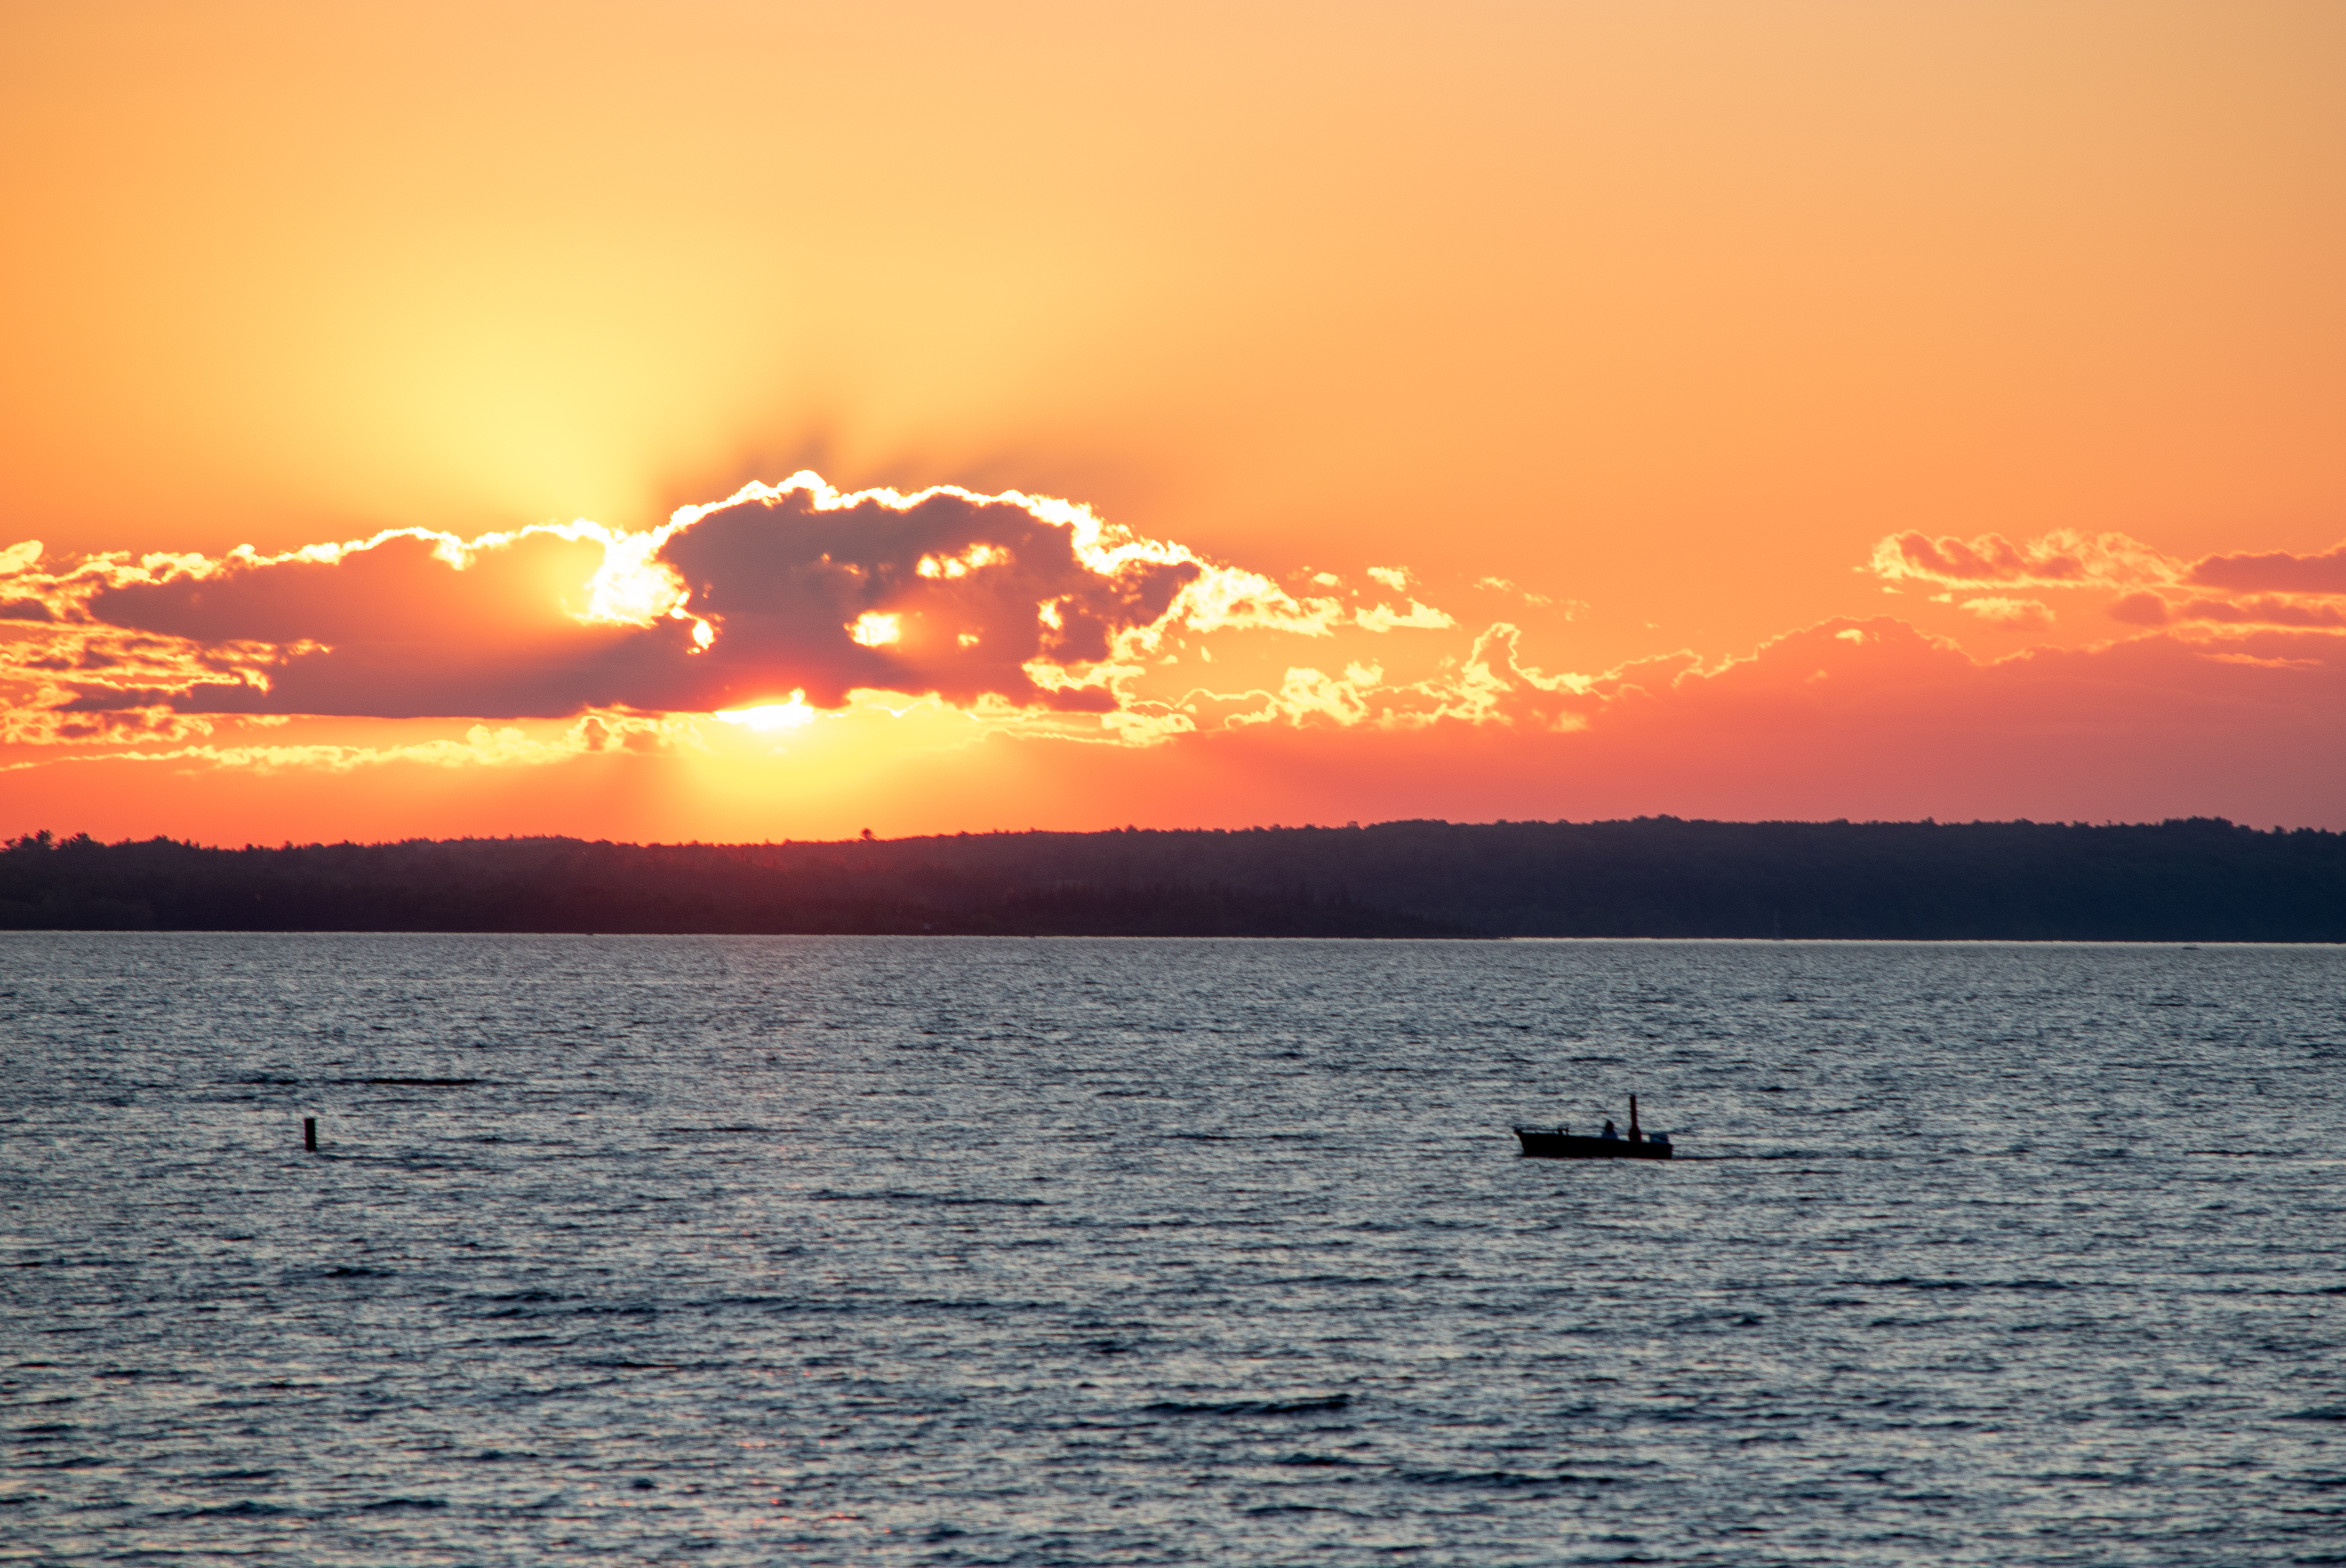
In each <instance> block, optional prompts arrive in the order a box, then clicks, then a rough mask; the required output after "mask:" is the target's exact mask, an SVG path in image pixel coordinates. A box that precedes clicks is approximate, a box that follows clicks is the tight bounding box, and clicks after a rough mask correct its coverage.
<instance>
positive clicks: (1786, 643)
mask: <svg viewBox="0 0 2346 1568" xmlns="http://www.w3.org/2000/svg"><path fill="white" fill-rule="evenodd" d="M2341 83H2346V6H2341V5H2336V4H2332V3H2328V0H2322V3H2310V4H2302V5H2296V4H2258V3H2253V0H2226V3H2224V4H2215V3H2212V0H2211V3H2208V4H2202V5H2161V4H2156V3H2151V0H2125V3H2123V4H2109V5H2086V4H2060V3H2057V0H2028V3H2025V4H2012V5H1997V4H1984V3H1978V0H1965V3H1963V4H1945V5H1927V4H1914V5H1870V4H1859V3H1855V0H1850V3H1842V4H1830V5H1828V4H1807V3H1803V0H1774V3H1770V4H1766V5H1760V4H1676V3H1671V0H1635V3H1632V0H1620V3H1618V4H1609V5H1573V4H1544V5H1475V4H1464V3H1456V0H1454V3H1451V4H1445V5H1374V4H1365V3H1362V0H1353V3H1351V4H1346V5H1265V4H1254V5H1244V6H1235V5H1234V6H1224V7H1217V6H1215V5H1205V4H1196V3H1192V4H1188V5H1181V6H1178V7H1173V6H1167V7H1162V8H1158V9H1149V8H1146V7H1142V6H1134V5H1121V6H1099V5H990V6H966V5H887V4H865V5H830V6H820V7H818V6H792V5H763V4H760V5H751V4H747V3H738V4H694V3H690V0H671V3H669V4H664V5H658V6H653V5H610V4H594V3H586V0H570V3H567V4H564V5H551V4H548V5H524V4H499V3H493V0H471V3H468V4H465V5H441V4H436V3H433V0H403V3H402V4H400V5H395V6H393V5H371V4H358V3H345V4H337V5H315V4H301V5H295V4H239V3H232V0H222V3H220V4H211V5H200V6H195V5H125V4H108V3H105V0H74V3H72V4H43V3H38V0H16V3H14V4H10V5H6V6H5V7H0V197H5V210H6V212H7V213H8V215H9V216H8V233H9V242H8V244H7V245H6V246H5V248H0V403H5V407H0V706H5V716H0V769H5V770H0V834H10V835H13V834H15V833H16V832H20V831H26V830H34V829H38V828H48V829H52V830H56V831H58V832H61V833H63V832H72V831H76V830H87V831H90V832H93V833H96V834H97V835H99V836H100V837H104V838H110V839H112V838H121V837H125V836H136V837H141V838H144V837H148V836H150V835H153V834H158V833H165V834H169V835H171V836H174V837H180V838H193V839H197V840H203V841H207V842H229V843H240V842H245V841H262V842H270V843H274V842H278V841H280V840H287V839H291V840H318V839H325V840H338V839H344V838H351V839H362V840H371V839H387V838H403V837H413V836H433V837H448V836H456V835H464V834H506V833H519V834H532V833H574V834H581V835H585V836H587V837H590V838H614V839H633V840H649V839H657V840H687V839H699V840H762V839H769V838H770V839H775V840H780V839H783V838H800V839H805V838H824V837H838V836H845V835H852V834H853V833H855V832H856V831H858V830H861V829H863V828H867V827H868V828H871V829H872V830H874V831H875V832H877V833H879V834H881V835H882V836H897V835H903V834H911V833H923V832H939V831H945V832H950V831H956V830H986V829H995V828H1013V829H1023V828H1030V827H1038V828H1062V829H1093V828H1102V827H1108V826H1122V825H1125V824H1127V823H1137V824H1140V825H1144V826H1160V827H1183V826H1209V827H1210V826H1243V825H1247V824H1250V823H1266V824H1267V823H1271V822H1284V823H1302V822H1321V823H1327V822H1342V821H1345V820H1362V821H1366V820H1384V819H1390V818H1396V817H1446V818H1450V819H1452V820H1489V819H1492V818H1507V819H1523V818H1559V817H1565V818H1574V819H1586V818H1590V817H1625V816H1637V815H1648V814H1658V813H1665V812H1667V813H1672V814H1676V815H1679V816H1704V817H1725V818H1785V817H1794V818H1821V819H1829V818H1837V817H1848V818H1857V819H1863V818H1920V817H1924V816H1934V817H1937V818H1938V819H1940V820H1969V819H1973V818H2011V817H2030V818H2034V819H2037V820H2092V821H2100V820H2111V819H2115V820H2146V819H2148V820H2156V819H2159V818H2163V817H2169V816H2184V815H2193V814H2203V815H2223V816H2229V817H2231V818H2234V819H2235V820H2242V821H2247V822H2251V823H2255V824H2257V825H2259V826H2265V825H2275V824H2279V825H2288V826H2323V827H2330V828H2346V281H2341V280H2346V91H2341Z"/></svg>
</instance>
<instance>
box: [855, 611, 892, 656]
mask: <svg viewBox="0 0 2346 1568" xmlns="http://www.w3.org/2000/svg"><path fill="white" fill-rule="evenodd" d="M847 635H848V636H851V637H853V638H854V639H855V640H856V641H857V642H859V643H862V645H863V646H864V647H868V648H878V647H887V646H888V645H889V644H890V643H892V642H896V641H898V640H899V639H901V638H902V637H903V635H904V617H903V616H893V615H890V614H888V613H886V612H885V611H882V610H866V611H864V612H863V613H862V615H860V616H856V617H855V622H854V624H853V625H852V626H849V627H848V628H847Z"/></svg>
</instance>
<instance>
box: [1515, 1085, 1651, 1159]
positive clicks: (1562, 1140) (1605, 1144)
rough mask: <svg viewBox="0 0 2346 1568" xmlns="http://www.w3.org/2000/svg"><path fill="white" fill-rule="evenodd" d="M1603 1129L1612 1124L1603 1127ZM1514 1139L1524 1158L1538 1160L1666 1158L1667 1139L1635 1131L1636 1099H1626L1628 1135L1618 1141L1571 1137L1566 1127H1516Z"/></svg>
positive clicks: (1576, 1134)
mask: <svg viewBox="0 0 2346 1568" xmlns="http://www.w3.org/2000/svg"><path fill="white" fill-rule="evenodd" d="M1605 1125H1606V1126H1607V1129H1610V1128H1611V1126H1612V1125H1613V1124H1612V1123H1610V1122H1607V1123H1606V1124H1605ZM1515 1136H1516V1137H1517V1138H1518V1139H1520V1140H1522V1143H1523V1145H1524V1154H1525V1157H1527V1158H1530V1159H1539V1160H1666V1159H1668V1158H1669V1157H1670V1152H1671V1150H1670V1135H1668V1133H1654V1134H1651V1135H1647V1134H1643V1133H1640V1132H1639V1131H1638V1130H1637V1095H1630V1096H1629V1135H1628V1136H1627V1137H1626V1138H1622V1137H1591V1136H1590V1135H1587V1134H1586V1133H1575V1132H1573V1131H1572V1130H1571V1129H1570V1128H1568V1127H1517V1128H1516V1129H1515Z"/></svg>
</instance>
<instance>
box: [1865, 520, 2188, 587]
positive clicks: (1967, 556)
mask: <svg viewBox="0 0 2346 1568" xmlns="http://www.w3.org/2000/svg"><path fill="white" fill-rule="evenodd" d="M1872 567H1873V571H1874V573H1875V574H1876V575H1879V576H1881V577H1883V578H1885V579H1887V580H1889V581H1892V582H1915V583H1933V584H1938V585H1943V586H1946V587H1953V588H1994V587H2006V586H2011V587H2038V588H2079V587H2092V586H2110V585H2128V586H2131V585H2137V584H2141V583H2154V582H2167V581H2170V580H2172V578H2173V575H2174V564H2173V563H2172V562H2171V561H2169V560H2168V557H2166V556H2165V555H2160V554H2159V553H2158V552H2157V551H2156V550H2154V549H2152V548H2150V546H2148V545H2144V544H2142V543H2141V542H2140V541H2138V540H2135V539H2130V538H2128V537H2127V535H2123V534H2096V535H2086V534H2079V533H2076V532H2074V531H2070V530H2066V529H2063V530H2056V531H2055V532H2053V533H2050V534H2046V535H2043V536H2042V537H2040V538H2036V539H2033V540H2030V541H2029V542H2027V543H2026V544H2023V545H2015V544H2014V543H2013V542H2012V541H2011V540H2009V539H2006V538H2005V537H2004V535H2001V534H1982V535H1978V536H1977V537H1975V538H1972V539H1959V538H1957V537H1955V536H1954V535H1942V536H1941V537H1939V538H1936V539H1933V538H1929V537H1927V536H1926V535H1923V534H1920V533H1916V532H1912V531H1910V532H1907V533H1904V534H1894V535H1891V536H1890V537H1888V538H1886V539H1883V540H1882V541H1881V542H1880V543H1879V544H1877V545H1874V547H1873V559H1872Z"/></svg>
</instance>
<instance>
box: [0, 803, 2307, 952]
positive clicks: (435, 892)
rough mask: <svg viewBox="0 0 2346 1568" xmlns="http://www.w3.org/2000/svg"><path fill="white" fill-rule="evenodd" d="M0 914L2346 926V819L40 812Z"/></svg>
mask: <svg viewBox="0 0 2346 1568" xmlns="http://www.w3.org/2000/svg"><path fill="white" fill-rule="evenodd" d="M0 928H5V929H16V930H25V929H52V930H55V929H95V930H167V931H385V932H390V931H413V932H608V933H614V934H617V933H627V932H679V933H680V932H709V933H723V932H734V933H751V932H775V933H780V932H804V933H840V934H851V933H855V934H882V933H904V934H922V933H931V934H941V935H942V934H964V935H974V934H987V935H1099V936H1110V935H1127V936H1296V937H1474V936H1483V937H1508V936H1553V937H1752V938H1770V937H1782V938H1842V939H1911V940H1949V939H2004V940H2020V941H2055V940H2071V941H2184V942H2227V941H2237V942H2341V941H2346V834H2339V833H2333V832H2327V831H2321V830H2290V831H2271V832H2261V831H2258V830H2253V829H2249V828H2243V827H2239V826H2235V825H2234V824H2232V823H2230V822H2227V821H2224V820H2221V819H2209V818H2193V819H2189V820H2172V821H2167V822H2160V823H2154V824H2135V825H2123V824H2122V825H2101V826H2089V825H2086V824H2083V823H2036V822H1971V823H1937V822H1711V821H1681V820H1678V819H1675V818H1670V817H1650V818H1638V819H1637V820H1631V821H1612V822H1578V823H1576V822H1496V823H1452V822H1443V821H1403V822H1383V823H1378V824H1374V825H1372V826H1370V827H1365V828H1363V827H1358V826H1348V827H1342V828H1326V827H1302V828H1289V827H1278V828H1258V829H1250V830H1235V831H1226V830H1162V831H1160V830H1135V829H1127V830H1111V831H1107V832H1096V833H1040V832H1036V833H980V834H956V835H953V836H948V837H935V838H915V839H896V840H869V839H864V840H847V841H843V842H815V843H780V844H618V843H610V842H589V841H586V840H576V839H558V838H543V839H466V840H410V841H407V842H402V843H385V844H352V843H342V844H307V845H292V844H287V845H283V846H280V847H276V848H269V847H260V846H250V845H248V846H245V847H243V848H240V849H228V848H210V847H206V846H202V845H198V844H192V843H183V842H179V841H175V840H169V839H151V840H142V841H125V842H122V843H113V844H108V843H103V842H100V841H98V840H94V839H91V838H90V837H88V836H87V835H86V834H85V835H76V836H75V837H72V838H67V839H63V840H59V839H57V838H56V837H54V836H53V835H52V834H50V833H47V832H38V833H29V834H26V835H25V836H23V837H20V838H17V839H15V840H10V841H8V842H6V844H5V847H0Z"/></svg>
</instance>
